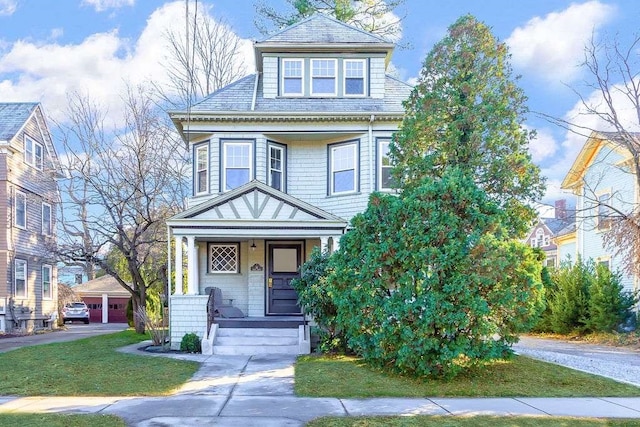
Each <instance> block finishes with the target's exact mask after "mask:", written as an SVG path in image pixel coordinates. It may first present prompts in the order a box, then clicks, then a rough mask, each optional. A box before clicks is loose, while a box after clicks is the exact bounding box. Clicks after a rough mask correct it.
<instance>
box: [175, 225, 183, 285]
mask: <svg viewBox="0 0 640 427" xmlns="http://www.w3.org/2000/svg"><path fill="white" fill-rule="evenodd" d="M183 271H184V270H183V265H182V236H176V267H175V272H176V280H175V285H176V288H175V290H174V291H173V294H174V295H182V272H183Z"/></svg>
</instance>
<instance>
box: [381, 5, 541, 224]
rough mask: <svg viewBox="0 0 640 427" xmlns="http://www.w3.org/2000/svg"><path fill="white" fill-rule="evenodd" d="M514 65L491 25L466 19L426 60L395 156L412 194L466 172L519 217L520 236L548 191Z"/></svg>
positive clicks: (401, 181) (514, 218) (397, 175)
mask: <svg viewBox="0 0 640 427" xmlns="http://www.w3.org/2000/svg"><path fill="white" fill-rule="evenodd" d="M508 60H509V53H508V50H507V46H506V45H505V44H504V43H502V42H499V41H498V40H496V38H495V37H494V36H493V34H492V33H491V30H490V29H489V27H487V26H486V25H485V24H484V23H482V22H479V21H478V20H476V19H475V18H474V17H473V16H469V15H467V16H463V17H462V18H460V19H459V20H458V21H457V22H456V23H455V24H454V25H452V26H451V27H450V28H449V31H448V34H447V36H446V37H445V38H444V39H443V40H441V41H440V42H439V43H437V44H436V45H435V46H434V48H433V49H432V50H431V52H430V53H429V54H428V56H427V57H426V59H425V61H424V64H423V68H422V70H421V73H420V78H419V81H418V84H417V85H416V86H415V88H414V90H413V92H412V93H411V96H410V98H409V99H408V100H407V101H406V102H405V108H406V115H405V118H404V120H403V123H402V126H401V128H400V130H399V132H397V133H396V137H395V140H394V143H393V144H392V145H391V158H392V160H393V161H394V162H395V170H394V176H395V179H396V181H397V184H398V186H399V187H401V188H405V189H406V188H409V187H412V186H416V185H420V183H421V181H422V179H423V178H425V177H432V178H437V177H440V176H441V175H442V174H443V172H444V171H445V170H446V168H447V167H448V166H457V167H459V168H462V169H463V170H464V171H466V172H467V173H468V174H469V175H470V176H473V177H474V181H475V182H476V184H477V185H479V186H480V187H481V188H482V189H484V190H485V191H486V192H487V195H488V196H489V197H490V199H491V200H493V201H495V202H497V203H498V205H499V206H500V207H501V208H505V209H508V210H509V211H510V212H511V213H512V215H511V221H510V222H511V224H510V228H511V229H512V231H515V232H523V231H524V230H526V228H527V227H528V221H529V220H530V219H531V218H532V217H533V209H530V208H528V207H527V202H533V201H535V200H537V199H539V198H540V197H541V196H542V191H543V187H544V186H543V180H542V179H541V177H540V171H539V169H538V167H537V166H535V165H534V164H533V163H532V162H531V157H530V155H529V152H528V144H529V141H530V139H531V138H532V134H531V133H530V132H528V131H527V130H526V129H525V128H524V127H523V122H524V120H525V118H526V113H527V112H528V109H527V106H526V105H525V101H526V96H525V95H524V93H523V91H522V89H520V88H519V87H518V86H517V85H516V80H517V78H516V77H514V76H513V72H512V69H511V66H510V64H509V61H508Z"/></svg>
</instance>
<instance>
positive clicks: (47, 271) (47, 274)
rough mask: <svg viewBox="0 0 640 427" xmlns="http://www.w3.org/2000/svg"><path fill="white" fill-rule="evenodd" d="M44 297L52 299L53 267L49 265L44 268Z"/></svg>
mask: <svg viewBox="0 0 640 427" xmlns="http://www.w3.org/2000/svg"><path fill="white" fill-rule="evenodd" d="M42 296H43V297H44V298H51V267H49V266H48V265H45V266H43V267H42Z"/></svg>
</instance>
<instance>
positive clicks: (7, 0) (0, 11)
mask: <svg viewBox="0 0 640 427" xmlns="http://www.w3.org/2000/svg"><path fill="white" fill-rule="evenodd" d="M17 7H18V0H0V16H3V15H5V16H11V15H13V13H14V12H15V11H16V8H17Z"/></svg>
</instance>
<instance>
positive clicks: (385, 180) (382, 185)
mask: <svg viewBox="0 0 640 427" xmlns="http://www.w3.org/2000/svg"><path fill="white" fill-rule="evenodd" d="M390 143H391V141H390V140H388V139H380V140H378V190H391V189H393V187H392V185H391V158H390V157H389V144H390Z"/></svg>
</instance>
